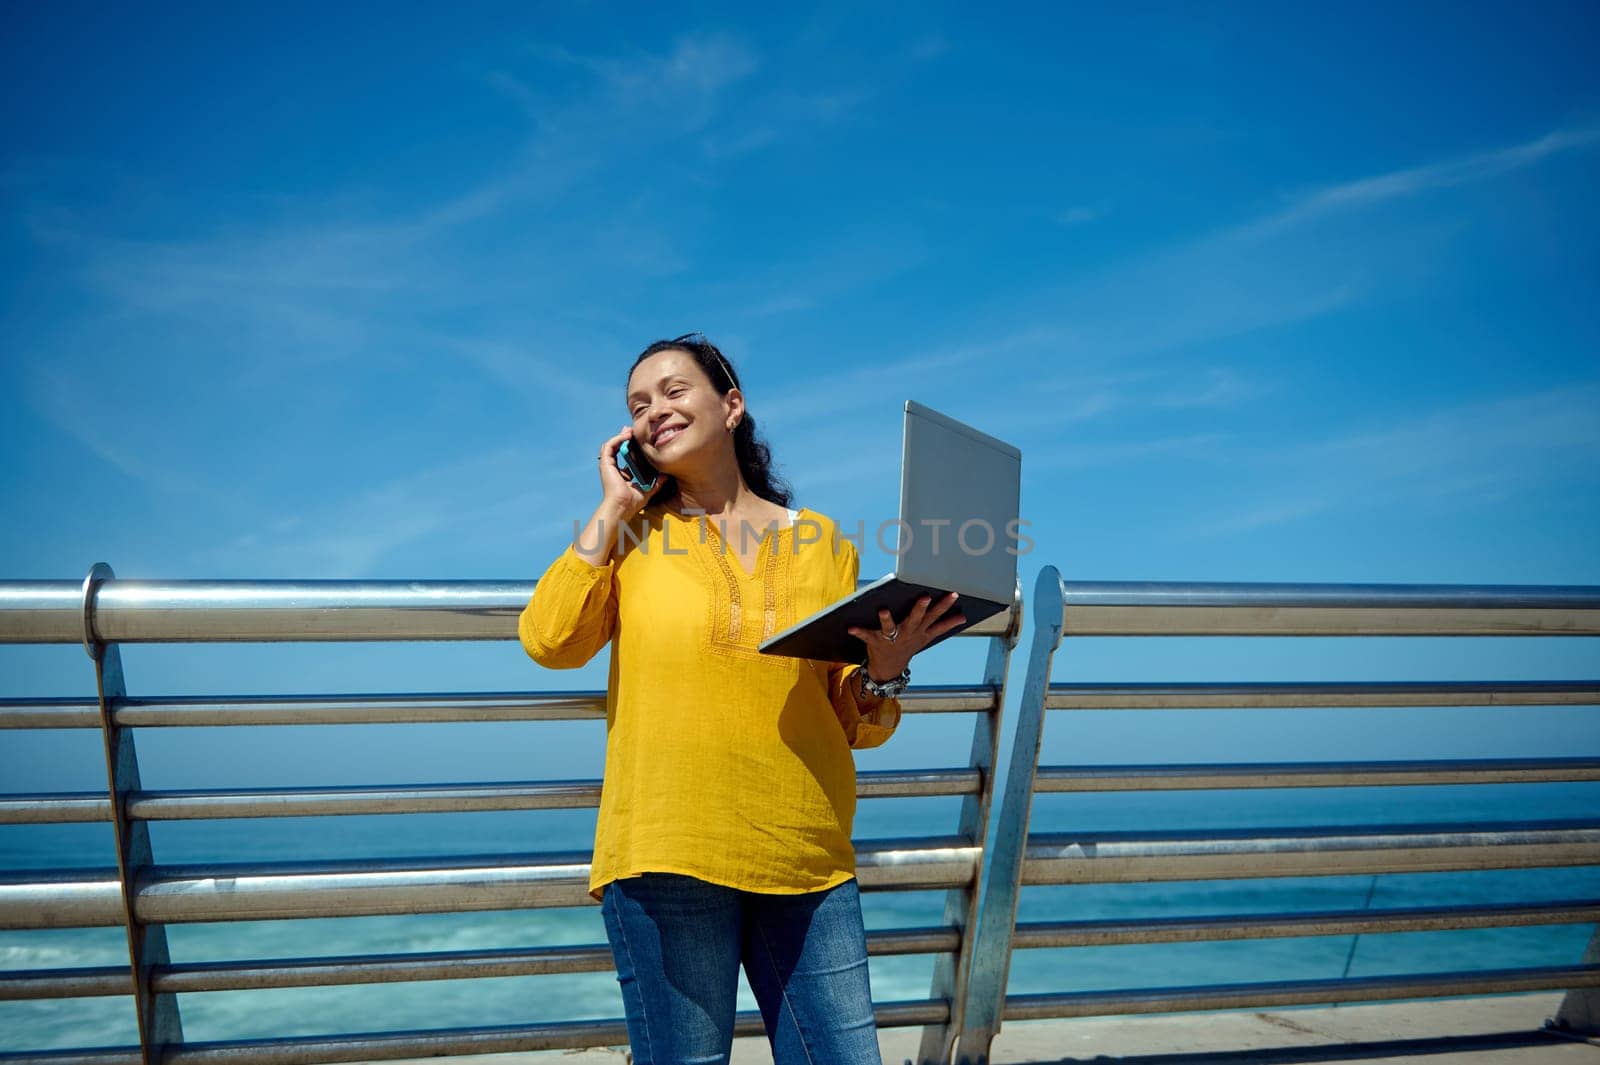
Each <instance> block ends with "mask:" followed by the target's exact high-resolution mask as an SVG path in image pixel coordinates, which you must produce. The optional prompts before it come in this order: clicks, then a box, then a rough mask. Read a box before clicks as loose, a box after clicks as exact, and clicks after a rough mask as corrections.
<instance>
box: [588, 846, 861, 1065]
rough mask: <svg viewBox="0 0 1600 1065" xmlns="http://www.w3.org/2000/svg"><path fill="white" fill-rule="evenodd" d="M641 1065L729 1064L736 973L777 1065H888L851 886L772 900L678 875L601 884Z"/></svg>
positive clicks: (635, 1057)
mask: <svg viewBox="0 0 1600 1065" xmlns="http://www.w3.org/2000/svg"><path fill="white" fill-rule="evenodd" d="M600 911H601V913H602V914H603V915H604V917H605V922H606V936H607V938H608V939H609V940H610V941H611V955H612V957H613V958H614V959H615V961H616V965H617V982H618V983H620V984H621V985H622V1004H623V1009H624V1011H625V1013H626V1014H627V1019H628V1041H629V1042H630V1043H631V1044H632V1046H633V1061H634V1065H689V1063H691V1062H692V1063H696V1065H699V1063H704V1062H717V1063H724V1062H726V1061H727V1060H728V1055H729V1053H730V1052H731V1050H732V1046H733V1019H734V998H735V995H736V994H737V991H738V985H739V966H740V964H741V963H743V965H744V971H745V977H746V978H747V979H748V980H749V981H750V990H751V991H753V992H755V997H756V1002H757V1003H758V1004H759V1005H760V1006H761V1019H762V1022H763V1023H764V1024H765V1025H766V1029H767V1039H768V1040H769V1041H770V1042H771V1044H772V1057H773V1063H774V1065H824V1063H827V1065H881V1063H882V1058H880V1057H879V1055H878V1034H877V1028H876V1025H875V1023H874V1021H873V1017H872V989H871V987H870V986H869V984H868V981H867V936H866V930H865V928H864V927H863V926H862V920H861V896H860V894H859V893H858V891H857V887H856V882H855V881H854V880H853V879H852V880H846V881H845V882H844V883H842V884H839V885H837V886H835V887H832V888H829V889H828V890H826V891H816V892H808V893H805V894H800V895H769V894H766V893H762V892H753V891H740V890H738V889H737V888H729V887H723V886H721V885H719V884H710V883H707V882H705V881H703V880H699V879H696V878H695V877H692V876H683V875H680V874H677V873H645V874H644V875H642V876H632V877H626V878H624V879H621V880H613V881H611V882H610V883H609V884H607V885H606V886H605V892H604V894H603V896H602V898H601V904H600Z"/></svg>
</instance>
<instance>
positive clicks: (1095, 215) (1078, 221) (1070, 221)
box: [1056, 203, 1105, 226]
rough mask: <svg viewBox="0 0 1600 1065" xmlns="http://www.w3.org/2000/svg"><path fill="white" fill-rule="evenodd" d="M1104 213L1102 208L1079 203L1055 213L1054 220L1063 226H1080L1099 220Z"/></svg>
mask: <svg viewBox="0 0 1600 1065" xmlns="http://www.w3.org/2000/svg"><path fill="white" fill-rule="evenodd" d="M1104 215H1105V211H1104V210H1103V209H1102V208H1099V207H1091V206H1089V205H1088V204H1082V203H1080V204H1078V205H1076V206H1073V207H1068V208H1067V209H1066V210H1064V211H1062V212H1061V213H1059V214H1057V215H1056V221H1057V222H1060V223H1061V224H1062V225H1064V226H1082V225H1087V224H1089V223H1090V222H1096V221H1099V220H1100V218H1102V217H1103V216H1104Z"/></svg>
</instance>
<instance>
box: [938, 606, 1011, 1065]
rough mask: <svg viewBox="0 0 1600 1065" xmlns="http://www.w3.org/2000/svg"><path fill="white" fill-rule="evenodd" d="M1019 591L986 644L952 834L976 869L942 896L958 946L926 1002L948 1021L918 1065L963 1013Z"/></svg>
mask: <svg viewBox="0 0 1600 1065" xmlns="http://www.w3.org/2000/svg"><path fill="white" fill-rule="evenodd" d="M1023 607H1024V601H1023V598H1022V586H1021V584H1020V583H1019V584H1018V585H1017V589H1016V591H1015V593H1014V595H1013V600H1012V608H1011V616H1012V623H1011V627H1010V629H1008V630H1007V631H1006V632H1004V633H1002V634H1001V635H998V636H994V637H992V638H991V639H990V640H989V657H988V660H987V661H986V662H985V663H984V668H983V683H984V684H985V685H986V686H987V687H988V688H989V689H990V690H991V691H993V692H994V706H993V707H992V708H990V709H989V710H987V711H985V712H984V713H981V714H975V715H973V717H974V721H973V726H972V748H971V753H970V754H969V755H968V758H967V765H968V767H969V768H971V769H976V770H977V771H978V775H979V779H980V781H981V783H980V784H979V788H978V794H976V795H966V796H963V797H962V799H961V818H960V822H959V824H958V826H957V828H956V832H957V834H958V835H960V836H961V837H962V838H963V839H969V840H971V841H972V843H973V845H974V846H976V847H977V848H978V853H979V855H980V858H979V863H978V869H977V871H976V873H975V874H974V876H973V881H972V883H971V884H969V885H968V886H966V887H963V888H954V889H951V890H949V891H946V892H945V896H944V922H943V923H944V924H946V925H955V926H956V927H957V928H959V929H961V945H960V946H959V947H957V948H956V952H955V953H954V954H940V955H937V956H936V957H935V959H934V963H933V985H932V989H931V990H930V991H929V994H928V997H929V998H932V999H944V1000H946V1001H947V1002H949V1003H950V1019H949V1020H948V1021H946V1022H945V1023H944V1024H930V1025H928V1026H926V1027H925V1028H923V1029H922V1045H921V1047H920V1048H919V1049H918V1051H917V1061H918V1063H919V1065H948V1063H949V1061H950V1053H951V1050H952V1048H953V1046H954V1044H955V1037H956V1033H957V1032H959V1031H960V1030H961V1023H962V1018H963V1017H964V1015H965V1013H966V1002H967V979H968V970H969V969H970V968H971V966H972V957H973V948H974V946H975V944H976V937H977V933H978V899H979V888H980V887H981V886H982V883H983V870H984V866H985V865H986V862H985V861H984V859H983V857H982V856H983V855H987V854H988V847H987V846H986V840H985V836H986V835H987V834H988V830H989V812H990V810H991V808H992V803H993V801H994V776H995V772H994V771H995V766H996V765H998V764H999V753H1000V726H1001V723H1002V721H1003V716H1002V715H1003V713H1004V709H1005V700H1006V677H1007V676H1008V675H1009V674H1010V669H1011V652H1012V651H1014V650H1015V649H1016V646H1017V640H1018V638H1019V637H1020V636H1021V635H1022V610H1023Z"/></svg>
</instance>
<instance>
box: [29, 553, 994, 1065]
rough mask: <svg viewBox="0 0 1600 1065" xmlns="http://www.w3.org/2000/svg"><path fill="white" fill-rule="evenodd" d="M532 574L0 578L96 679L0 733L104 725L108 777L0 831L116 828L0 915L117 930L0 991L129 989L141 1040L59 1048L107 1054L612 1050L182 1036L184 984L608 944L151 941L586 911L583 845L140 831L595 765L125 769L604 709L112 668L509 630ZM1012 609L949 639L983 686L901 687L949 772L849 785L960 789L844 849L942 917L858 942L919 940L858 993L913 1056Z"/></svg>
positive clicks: (255, 983) (522, 697)
mask: <svg viewBox="0 0 1600 1065" xmlns="http://www.w3.org/2000/svg"><path fill="white" fill-rule="evenodd" d="M861 583H862V584H863V585H864V584H866V583H869V582H865V581H863V582H861ZM533 588H534V585H533V583H532V582H441V581H423V582H416V581H407V582H399V581H393V582H349V581H315V582H286V581H259V582H243V581H239V582H233V581H230V582H218V581H204V582H202V581H125V580H116V579H115V578H114V576H113V574H112V573H111V571H110V569H109V568H108V567H106V566H104V565H97V566H95V567H94V569H93V570H92V571H91V573H90V575H89V577H88V579H87V580H85V581H84V582H83V583H82V584H79V583H77V582H66V581H40V582H10V583H0V643H78V642H80V641H81V642H82V643H83V645H84V647H85V648H86V649H87V650H88V652H89V655H90V657H91V659H92V660H93V662H94V667H95V676H96V688H97V698H96V699H95V700H81V699H5V700H0V729H41V728H43V729H98V730H100V731H101V733H102V735H103V737H104V741H105V743H104V745H105V750H106V765H107V781H108V787H107V790H106V792H104V793H90V794H80V793H50V794H28V795H17V794H13V795H7V796H4V797H3V798H0V824H41V823H62V822H92V821H100V822H106V821H109V822H110V823H111V824H112V826H113V828H114V836H115V841H116V855H115V857H116V867H115V868H106V869H104V870H99V871H96V870H73V871H69V872H54V871H49V870H35V871H31V872H30V871H22V872H15V871H14V872H11V873H8V874H5V875H4V876H3V877H0V929H38V928H68V927H94V926H116V925H122V926H124V927H125V928H126V929H127V931H128V949H129V964H128V965H127V966H115V967H104V966H94V967H77V968H65V969H49V970H34V971H22V972H18V971H11V972H6V973H3V974H0V999H13V1000H15V999H41V998H68V997H81V996H98V995H129V994H131V995H132V996H133V1000H134V1006H135V1009H136V1013H137V1018H138V1031H139V1038H140V1045H139V1046H138V1047H125V1048H114V1049H109V1050H105V1049H102V1050H98V1051H91V1050H89V1049H88V1048H84V1049H83V1050H79V1051H68V1052H65V1053H66V1054H68V1055H70V1057H71V1059H72V1060H75V1061H93V1062H101V1063H112V1062H116V1063H123V1062H143V1063H146V1065H153V1063H156V1062H166V1063H185V1065H186V1063H201V1062H219V1063H220V1062H227V1063H229V1065H246V1063H256V1065H267V1063H278V1062H290V1061H292V1062H333V1061H359V1060H370V1059H376V1058H386V1057H387V1058H392V1057H401V1056H423V1055H437V1054H474V1053H493V1052H502V1051H532V1050H549V1049H565V1048H577V1047H592V1046H605V1045H612V1044H617V1043H625V1042H626V1041H627V1031H626V1027H625V1025H624V1023H623V1021H622V1020H621V1019H620V1018H619V1019H615V1020H610V1021H594V1022H589V1021H585V1022H570V1021H563V1022H555V1023H545V1024H529V1025H520V1026H515V1027H505V1026H498V1027H474V1028H452V1029H444V1030H434V1031H411V1032H400V1033H365V1034H363V1033H344V1032H341V1033H330V1034H328V1035H326V1036H324V1037H317V1038H293V1039H289V1038H280V1039H264V1040H255V1041H247V1042H230V1043H226V1044H223V1043H209V1044H201V1043H188V1042H185V1040H184V1036H183V1026H182V1019H181V1015H180V1010H179V1006H178V1000H177V997H176V996H177V995H179V994H181V993H188V992H197V991H220V990H238V989H262V988H285V987H307V986H323V985H335V984H364V983H380V982H392V981H405V980H441V979H468V978H479V977H498V976H516V975H531V974H547V973H577V972H604V971H607V970H609V969H611V967H612V963H611V954H610V950H609V948H608V947H606V946H605V945H604V944H596V945H589V946H575V947H574V946H559V947H554V946H551V947H540V946H534V947H522V948H508V949H501V950H480V951H451V952H433V953H411V954H367V955H361V956H349V957H324V958H302V959H288V960H281V959H280V960H272V961H260V962H252V961H233V962H223V963H182V962H175V961H173V960H172V958H171V956H170V953H169V951H168V949H167V943H166V931H165V930H166V926H167V925H169V924H174V923H180V922H191V921H229V920H260V919H269V918H305V917H344V916H359V915H371V914H418V913H439V912H457V911H478V910H506V909H516V908H524V907H569V906H582V905H593V899H591V898H590V896H589V894H588V875H589V860H590V855H589V854H588V853H587V852H561V853H554V852H542V853H529V854H521V855H498V856H487V857H476V858H473V857H468V858H460V857H439V858H435V859H426V858H405V859H367V860H341V861H322V862H295V863H292V864H288V863H247V864H239V863H233V864H208V865H201V866H185V867H167V866H162V865H159V864H157V863H156V862H155V861H154V860H153V856H152V853H151V848H150V839H149V825H150V823H151V822H153V821H160V820H178V819H190V818H254V817H299V816H307V815H317V816H334V815H349V814H380V813H381V814H405V813H420V812H441V811H482V810H539V809H557V808H573V807H588V808H592V807H596V806H598V804H599V795H600V782H599V781H598V780H566V781H549V780H541V781H516V782H506V783H494V784H482V783H468V784H446V785H415V784H403V785H396V786H391V787H348V786H328V787H317V788H271V789H264V788H249V789H246V788H240V789H230V790H215V789H208V790H185V791H172V790H159V789H152V788H146V787H145V786H143V783H142V781H141V778H140V774H139V762H138V757H137V752H136V748H135V734H136V730H138V729H142V728H162V727H175V726H239V725H268V724H295V725H309V724H353V723H363V724H380V723H382V724H391V723H401V722H443V721H461V722H471V721H478V722H481V721H561V720H576V719H601V720H603V719H604V717H605V693H604V692H596V691H585V692H532V693H520V692H519V693H462V694H453V695H438V694H430V695H411V694H400V695H326V696H286V697H246V698H241V697H233V696H228V695H219V696H217V697H207V698H197V697H181V698H149V697H136V696H131V695H130V694H129V693H128V691H127V688H126V684H125V683H124V679H123V676H122V667H121V657H120V653H119V651H118V645H119V644H120V643H140V642H196V643H212V642H220V641H259V642H279V641H296V642H302V641H396V640H514V639H516V625H517V618H518V615H519V614H520V613H521V611H522V609H523V607H524V606H525V605H526V604H527V602H528V600H529V598H530V597H531V596H532V593H533ZM1022 616H1023V615H1022V600H1021V589H1020V585H1019V586H1018V589H1017V592H1016V596H1015V598H1014V601H1013V603H1012V606H1011V608H1010V609H1009V610H1008V611H1005V612H1002V613H1000V614H997V615H995V616H993V617H991V618H989V619H986V620H985V621H983V622H981V623H979V624H977V625H974V626H972V627H971V628H969V629H967V630H966V631H965V632H963V633H961V634H960V635H962V636H970V637H981V638H985V639H987V640H988V655H987V660H986V663H985V667H984V674H983V677H982V678H981V679H980V680H979V681H978V683H976V684H973V685H921V686H914V687H912V688H910V689H908V690H907V691H906V692H905V693H904V694H903V695H902V696H901V702H902V707H903V709H904V710H905V711H906V712H907V713H915V714H920V713H971V714H973V715H975V718H974V720H975V724H974V727H973V732H972V743H971V747H970V751H969V754H968V758H967V761H966V763H965V764H962V765H957V766H952V767H937V768H930V769H920V770H896V771H880V772H862V773H860V774H859V775H858V778H857V785H858V787H857V794H858V796H860V797H863V798H867V797H871V798H881V797H909V796H960V797H961V810H960V814H959V819H958V822H957V824H956V825H955V826H954V830H953V832H952V833H951V834H950V835H949V836H944V837H926V838H924V837H917V838H893V839H878V840H866V841H856V864H857V876H858V880H859V882H860V885H861V887H862V889H863V890H865V891H882V890H910V889H942V890H944V891H945V893H946V894H945V905H944V916H943V921H942V922H941V923H940V924H939V925H936V926H931V927H923V928H907V929H894V930H878V931H871V932H869V934H868V941H867V945H868V951H869V953H870V954H873V955H897V954H932V955H934V969H933V980H932V986H931V988H930V991H929V996H928V997H927V998H926V999H923V1000H915V1001H906V1002H889V1003H879V1004H875V1007H874V1009H875V1013H876V1016H877V1021H878V1024H879V1025H880V1026H884V1027H893V1026H916V1025H921V1026H923V1039H922V1042H923V1047H924V1055H925V1056H930V1057H939V1058H942V1056H943V1055H944V1054H946V1053H947V1052H948V1050H949V1048H950V1046H951V1044H952V1043H953V1041H954V1037H955V1033H954V1031H953V1030H952V1029H951V1028H950V1026H949V1021H950V1018H951V1016H952V1015H953V1014H959V1012H960V1008H959V1005H958V1004H959V1002H960V1001H961V998H962V997H963V996H964V995H965V993H966V991H965V979H966V973H967V972H968V970H969V968H970V966H969V961H970V958H971V956H972V949H973V936H974V933H975V929H976V925H977V920H976V919H977V912H978V886H979V883H980V867H981V862H982V856H983V852H984V848H985V834H986V831H987V825H988V820H989V811H990V800H991V797H992V794H993V781H994V772H993V770H994V766H995V764H996V761H997V755H998V750H997V747H998V743H999V735H1000V713H1001V708H1002V706H1003V705H1004V701H1005V683H1006V676H1007V672H1008V665H1009V662H1010V656H1011V652H1012V650H1013V649H1014V648H1015V646H1016V644H1017V641H1018V637H1019V634H1020V631H1021V622H1022ZM953 1004H957V1005H953ZM736 1031H737V1032H738V1033H739V1034H741V1035H750V1034H759V1033H761V1031H762V1025H761V1018H760V1016H759V1015H758V1014H753V1013H742V1014H740V1015H739V1017H738V1019H737V1022H736ZM62 1054H63V1052H60V1051H41V1052H37V1053H8V1054H0V1062H6V1063H9V1065H18V1063H20V1062H29V1061H41V1062H42V1061H60V1060H62Z"/></svg>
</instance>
